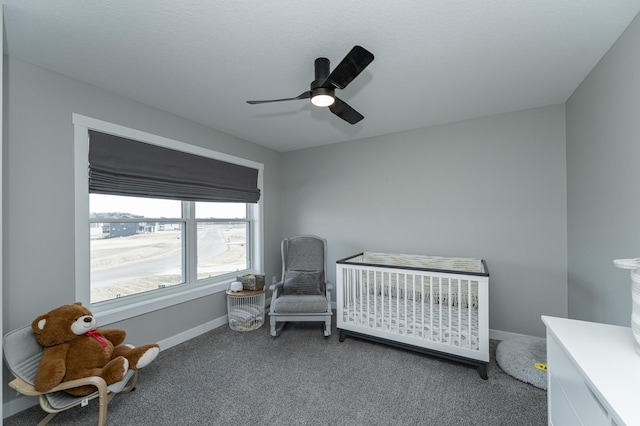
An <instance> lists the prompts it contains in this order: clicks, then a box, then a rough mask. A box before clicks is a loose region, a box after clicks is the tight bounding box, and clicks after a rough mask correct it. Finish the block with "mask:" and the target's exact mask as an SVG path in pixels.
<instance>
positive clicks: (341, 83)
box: [247, 46, 373, 124]
mask: <svg viewBox="0 0 640 426" xmlns="http://www.w3.org/2000/svg"><path fill="white" fill-rule="evenodd" d="M372 61H373V54H372V53H371V52H369V51H368V50H367V49H365V48H364V47H361V46H354V47H353V49H351V51H349V53H347V56H345V57H344V59H343V60H342V62H340V63H339V64H338V66H337V67H335V69H334V70H333V71H332V72H331V73H329V60H328V59H327V58H317V59H316V61H315V80H313V81H312V82H311V90H308V91H306V92H304V93H301V94H300V95H298V96H296V97H295V98H284V99H270V100H265V101H247V103H248V104H251V105H255V104H264V103H268V102H282V101H293V100H297V99H311V103H312V104H314V105H316V106H320V107H329V109H330V110H331V112H332V113H334V114H335V115H337V116H338V117H340V118H342V119H343V120H345V121H346V122H348V123H351V124H356V123H357V122H358V121H360V120H362V119H363V118H364V116H362V115H361V114H360V113H359V112H358V111H356V110H355V109H353V108H351V107H350V106H349V105H347V103H346V102H344V101H342V100H340V99H339V98H338V97H337V96H336V95H335V90H336V89H344V88H345V87H347V85H349V83H351V82H352V81H353V79H354V78H356V77H357V76H358V74H360V73H361V72H362V71H363V70H364V69H365V68H366V67H367V65H369V64H370V63H371V62H372Z"/></svg>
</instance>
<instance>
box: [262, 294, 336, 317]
mask: <svg viewBox="0 0 640 426" xmlns="http://www.w3.org/2000/svg"><path fill="white" fill-rule="evenodd" d="M272 303H273V306H272V308H273V312H276V313H278V314H306V313H323V312H327V309H328V302H327V298H326V296H324V295H303V296H299V295H288V294H285V295H282V296H280V297H278V298H277V299H276V300H275V302H272Z"/></svg>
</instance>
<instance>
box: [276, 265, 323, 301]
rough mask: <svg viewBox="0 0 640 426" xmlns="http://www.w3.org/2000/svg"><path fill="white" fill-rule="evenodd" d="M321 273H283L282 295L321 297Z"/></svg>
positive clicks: (299, 271)
mask: <svg viewBox="0 0 640 426" xmlns="http://www.w3.org/2000/svg"><path fill="white" fill-rule="evenodd" d="M323 280H324V278H323V274H322V271H301V270H289V271H287V272H286V273H285V277H284V284H283V288H282V293H283V294H295V295H321V294H323V293H324V282H323Z"/></svg>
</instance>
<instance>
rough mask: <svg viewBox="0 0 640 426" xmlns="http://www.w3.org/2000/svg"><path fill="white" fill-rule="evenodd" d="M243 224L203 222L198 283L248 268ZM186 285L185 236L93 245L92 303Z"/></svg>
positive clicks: (151, 235) (153, 235) (166, 234)
mask: <svg viewBox="0 0 640 426" xmlns="http://www.w3.org/2000/svg"><path fill="white" fill-rule="evenodd" d="M246 238H247V236H246V227H245V225H244V224H221V223H199V225H198V279H202V278H207V277H210V276H218V275H223V274H227V273H231V272H235V271H238V270H243V269H246V268H247V267H248V265H247V256H246ZM181 282H182V231H180V230H165V231H156V232H148V233H139V234H135V235H130V236H126V237H119V238H104V239H92V240H91V303H96V302H100V301H104V300H109V299H114V298H117V297H124V296H127V295H132V294H137V293H142V292H146V291H151V290H155V289H158V288H163V287H167V286H171V285H176V284H180V283H181Z"/></svg>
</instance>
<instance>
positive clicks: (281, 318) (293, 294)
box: [269, 235, 333, 337]
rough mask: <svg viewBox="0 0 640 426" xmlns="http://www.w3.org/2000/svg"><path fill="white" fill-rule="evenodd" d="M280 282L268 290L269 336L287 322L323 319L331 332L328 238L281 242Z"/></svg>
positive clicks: (277, 331)
mask: <svg viewBox="0 0 640 426" xmlns="http://www.w3.org/2000/svg"><path fill="white" fill-rule="evenodd" d="M281 250H282V281H280V282H278V283H276V284H273V285H272V286H270V287H269V290H271V291H273V294H272V296H271V308H270V310H269V317H270V322H271V335H272V336H274V337H275V336H278V335H279V334H280V331H282V328H283V327H284V323H285V322H287V321H294V322H295V321H322V322H323V327H324V335H325V337H327V336H329V335H331V316H332V315H333V312H332V311H331V290H332V289H333V286H332V285H331V284H330V283H329V282H327V278H326V277H327V240H325V239H324V238H320V237H316V236H315V235H300V236H297V237H292V238H287V239H285V240H284V241H282V248H281Z"/></svg>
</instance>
